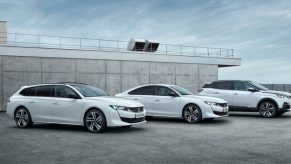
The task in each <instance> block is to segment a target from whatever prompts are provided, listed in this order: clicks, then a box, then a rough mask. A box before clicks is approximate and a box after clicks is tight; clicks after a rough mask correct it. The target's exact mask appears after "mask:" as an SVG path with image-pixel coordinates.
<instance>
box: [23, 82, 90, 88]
mask: <svg viewBox="0 0 291 164" xmlns="http://www.w3.org/2000/svg"><path fill="white" fill-rule="evenodd" d="M44 85H88V84H85V83H74V82H59V83H42V84H34V85H25V86H23V87H25V88H27V87H37V86H44Z"/></svg>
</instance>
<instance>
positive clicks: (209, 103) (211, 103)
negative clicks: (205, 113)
mask: <svg viewBox="0 0 291 164" xmlns="http://www.w3.org/2000/svg"><path fill="white" fill-rule="evenodd" d="M204 102H205V103H206V104H208V105H210V106H219V107H220V105H219V103H216V102H211V101H204Z"/></svg>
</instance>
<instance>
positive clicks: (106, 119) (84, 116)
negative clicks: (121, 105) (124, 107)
mask: <svg viewBox="0 0 291 164" xmlns="http://www.w3.org/2000/svg"><path fill="white" fill-rule="evenodd" d="M92 109H95V110H99V111H100V112H101V113H102V114H103V115H104V118H105V123H106V126H107V119H106V115H105V114H104V112H103V111H102V110H101V109H100V108H97V107H90V108H88V109H87V110H86V111H85V112H84V115H83V124H84V125H85V116H86V114H87V113H88V111H89V110H92Z"/></svg>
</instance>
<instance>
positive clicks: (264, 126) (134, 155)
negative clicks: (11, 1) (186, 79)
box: [0, 112, 291, 164]
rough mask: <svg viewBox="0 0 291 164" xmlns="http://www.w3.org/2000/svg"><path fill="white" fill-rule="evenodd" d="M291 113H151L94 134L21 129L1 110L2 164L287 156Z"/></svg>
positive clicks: (277, 159)
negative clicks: (191, 119)
mask: <svg viewBox="0 0 291 164" xmlns="http://www.w3.org/2000/svg"><path fill="white" fill-rule="evenodd" d="M290 119H291V114H290V113H286V114H285V115H283V116H282V117H277V118H273V119H265V118H261V117H260V116H259V114H258V113H232V114H231V115H230V116H229V117H226V118H221V119H216V120H213V121H203V122H201V123H198V124H188V123H185V122H184V121H183V120H180V119H161V118H153V119H150V120H148V121H147V123H146V124H142V125H138V126H132V127H130V128H113V129H109V130H107V131H106V132H105V133H101V134H93V133H89V132H87V130H86V129H85V128H84V127H82V126H65V125H53V124H42V125H40V124H38V125H35V126H33V127H32V128H30V129H19V128H17V127H16V125H15V123H14V121H13V120H10V119H8V118H7V116H6V114H5V113H3V112H2V113H0V159H1V162H0V163H24V164H25V163H28V164H34V163H207V164H211V163H222V164H228V163H229V164H234V163H235V164H240V163H244V164H250V163H258V164H260V163H261V164H266V163H284V164H285V163H286V164H287V163H290V161H291V156H290V152H291V143H290V138H291V131H290V130H289V127H290V126H291V122H290Z"/></svg>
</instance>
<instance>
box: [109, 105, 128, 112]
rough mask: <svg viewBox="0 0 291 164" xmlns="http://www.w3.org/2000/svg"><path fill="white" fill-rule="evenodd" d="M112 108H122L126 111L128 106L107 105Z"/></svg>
mask: <svg viewBox="0 0 291 164" xmlns="http://www.w3.org/2000/svg"><path fill="white" fill-rule="evenodd" d="M109 106H110V107H111V108H112V109H115V110H123V111H128V108H127V107H125V106H118V105H109Z"/></svg>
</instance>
